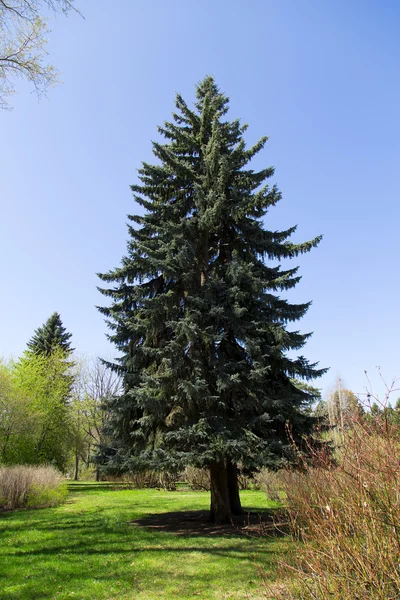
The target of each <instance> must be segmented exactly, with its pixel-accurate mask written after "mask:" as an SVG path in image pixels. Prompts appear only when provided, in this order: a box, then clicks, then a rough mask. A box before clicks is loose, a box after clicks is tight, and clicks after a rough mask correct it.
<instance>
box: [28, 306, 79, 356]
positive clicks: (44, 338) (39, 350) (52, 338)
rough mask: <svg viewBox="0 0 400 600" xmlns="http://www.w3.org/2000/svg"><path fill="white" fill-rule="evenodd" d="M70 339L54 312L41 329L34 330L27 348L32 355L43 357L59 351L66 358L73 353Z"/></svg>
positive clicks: (69, 334) (58, 316) (70, 335)
mask: <svg viewBox="0 0 400 600" xmlns="http://www.w3.org/2000/svg"><path fill="white" fill-rule="evenodd" d="M71 337H72V334H71V333H68V332H67V331H66V329H65V327H64V326H63V324H62V321H61V317H60V315H59V314H58V313H57V312H55V313H53V314H52V315H51V317H49V318H48V319H47V321H46V323H44V325H42V327H38V329H36V331H35V333H34V335H33V336H32V338H31V339H30V340H29V342H28V348H29V350H30V351H31V352H33V353H34V354H42V355H45V356H49V355H50V354H53V353H54V351H55V350H56V349H61V350H62V351H63V352H64V353H65V355H66V356H67V355H69V354H71V352H72V351H73V348H71V342H70V341H69V340H70V338H71Z"/></svg>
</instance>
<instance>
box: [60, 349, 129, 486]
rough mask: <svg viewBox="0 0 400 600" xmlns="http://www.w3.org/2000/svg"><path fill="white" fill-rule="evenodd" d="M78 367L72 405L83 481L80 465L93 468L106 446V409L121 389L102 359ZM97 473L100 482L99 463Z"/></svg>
mask: <svg viewBox="0 0 400 600" xmlns="http://www.w3.org/2000/svg"><path fill="white" fill-rule="evenodd" d="M77 365H78V368H77V372H76V374H75V383H74V389H73V394H72V403H71V417H72V434H73V436H72V437H73V443H74V479H75V480H77V479H78V478H79V465H80V462H81V461H82V462H83V463H84V464H85V466H86V467H87V468H89V467H90V465H91V464H93V457H94V455H95V454H96V453H98V452H99V449H100V448H102V447H103V446H104V445H105V443H106V440H105V437H104V435H105V434H104V431H105V425H106V421H107V418H108V413H107V412H106V411H105V409H104V406H105V404H106V403H107V402H110V400H111V398H113V397H114V396H116V395H117V394H118V393H120V389H121V381H120V377H119V375H118V374H117V373H116V372H115V371H112V370H111V369H110V368H109V367H107V366H106V365H105V364H104V363H103V362H102V361H101V360H100V359H99V358H95V359H92V360H88V359H86V360H85V359H83V360H81V361H78V362H77ZM95 470H96V480H99V478H100V471H99V465H98V463H96V466H95Z"/></svg>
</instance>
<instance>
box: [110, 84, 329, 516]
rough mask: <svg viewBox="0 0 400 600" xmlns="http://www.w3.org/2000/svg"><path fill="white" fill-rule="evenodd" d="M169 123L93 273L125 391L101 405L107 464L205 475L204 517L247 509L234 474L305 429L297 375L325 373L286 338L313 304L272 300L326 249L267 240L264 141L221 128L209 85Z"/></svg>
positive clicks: (307, 395) (269, 201)
mask: <svg viewBox="0 0 400 600" xmlns="http://www.w3.org/2000/svg"><path fill="white" fill-rule="evenodd" d="M176 107H177V112H176V113H174V114H173V122H168V123H165V125H164V127H161V128H159V131H160V133H161V134H162V135H163V136H164V138H166V142H165V143H163V144H161V143H158V142H155V143H153V152H154V154H155V156H156V158H157V159H158V161H157V164H154V165H150V164H147V163H143V166H142V168H141V169H140V170H139V179H140V182H141V183H140V184H137V185H133V186H132V191H133V192H134V198H135V200H136V202H137V203H138V204H140V205H141V206H142V207H143V208H144V210H145V214H144V215H143V216H129V219H130V221H131V222H132V224H131V225H130V226H129V236H130V237H129V241H128V249H127V255H126V256H125V257H124V258H123V259H122V264H121V266H120V267H118V268H116V269H115V270H113V271H110V272H108V273H106V274H100V278H101V279H102V280H103V281H104V282H106V283H107V284H114V287H112V288H110V287H106V288H102V289H101V292H102V293H103V294H104V295H105V296H107V297H108V298H110V299H111V302H110V306H108V307H102V308H100V310H101V312H102V313H103V314H104V315H105V316H106V318H107V322H108V325H109V327H110V328H111V334H110V336H109V337H110V339H111V341H112V342H113V343H114V344H115V345H116V347H117V348H118V350H119V351H120V352H121V357H120V359H119V361H118V363H117V364H114V368H115V369H117V370H118V371H119V372H120V373H121V375H122V376H123V380H124V393H123V394H122V395H121V396H119V397H116V398H113V399H112V400H111V401H110V402H109V406H108V409H109V411H110V414H111V418H110V421H109V425H108V435H109V436H110V439H112V444H111V446H110V447H109V448H107V449H105V453H104V456H106V457H107V464H108V466H109V467H113V468H115V469H120V470H134V469H140V468H145V467H152V468H168V467H169V468H174V467H178V466H180V465H182V464H192V465H195V466H200V467H206V468H208V469H209V470H210V474H211V519H212V520H214V521H215V522H224V521H226V520H229V519H230V517H231V514H232V513H239V512H240V511H241V506H240V498H239V490H238V483H237V475H238V465H240V466H241V467H242V468H245V469H247V470H254V469H256V468H259V467H261V466H271V467H274V466H277V465H279V464H281V463H282V461H283V460H285V459H286V460H289V459H290V456H291V444H290V440H288V437H287V433H286V428H287V424H288V423H289V425H290V428H291V432H292V434H291V435H292V436H293V437H294V438H295V439H296V440H300V439H301V438H302V436H303V435H304V434H307V433H309V432H310V431H311V428H312V426H313V423H314V421H313V417H312V416H310V411H307V410H305V409H306V408H307V407H308V406H309V404H310V402H312V400H313V394H312V393H311V392H309V391H307V389H300V388H299V387H298V386H297V385H296V384H295V383H294V381H296V379H302V380H310V379H313V378H314V377H317V376H319V375H321V374H322V373H323V372H324V370H317V369H316V365H315V364H310V363H309V362H308V361H307V360H306V359H305V358H304V357H303V356H298V357H297V358H292V353H291V354H290V356H289V355H288V352H289V351H293V350H299V349H300V348H302V347H303V346H304V344H305V342H306V340H307V338H308V337H309V335H310V334H301V333H299V332H298V331H291V330H290V329H289V328H288V326H289V324H290V323H292V322H295V321H297V320H298V319H300V318H301V317H302V316H303V315H304V314H305V312H306V311H307V309H308V307H309V303H306V304H291V303H289V302H288V301H287V300H285V299H284V298H281V297H280V296H279V295H278V292H280V291H286V290H289V289H291V288H293V287H294V286H295V285H296V283H297V282H298V281H299V279H300V277H299V276H298V274H297V270H298V268H297V267H293V268H290V269H282V268H281V266H280V265H279V261H280V260H282V259H287V258H293V257H297V256H298V255H299V254H302V253H305V252H308V251H309V250H311V248H313V247H315V246H316V245H317V244H318V242H319V241H320V237H317V238H315V239H313V240H311V241H309V242H305V243H302V244H294V243H292V242H290V241H289V238H290V236H291V235H292V234H293V233H294V231H295V230H296V227H291V228H290V229H287V230H285V231H270V230H268V229H266V228H265V227H264V222H263V219H264V217H265V215H266V213H267V210H268V208H269V207H271V206H273V205H275V204H276V202H278V200H279V199H280V193H279V191H278V189H277V188H276V187H275V186H272V187H270V186H269V185H268V184H267V183H266V181H267V180H268V179H269V178H270V177H271V176H272V175H273V173H274V169H273V168H271V167H268V168H265V169H263V170H261V171H254V170H252V169H251V168H249V163H250V161H251V159H252V158H253V157H254V156H255V155H256V154H257V153H258V152H259V151H260V150H261V149H262V148H263V147H264V145H265V143H266V141H267V138H265V137H264V138H262V139H261V140H260V141H259V142H258V143H257V144H256V145H255V146H253V147H252V148H249V149H247V148H246V146H245V142H244V139H243V134H244V132H245V130H246V128H247V127H246V126H245V125H241V124H240V122H239V121H238V120H235V121H232V122H230V121H227V120H225V115H226V113H227V111H228V99H227V98H226V97H225V96H224V95H223V94H221V93H220V92H219V90H218V88H217V86H216V85H215V83H214V80H213V79H212V78H211V77H207V78H206V79H204V81H203V82H202V83H200V84H199V86H198V87H197V102H196V104H195V108H194V109H193V110H192V109H190V108H189V107H188V105H187V104H186V103H185V102H184V100H183V99H182V97H181V96H179V95H178V96H177V98H176Z"/></svg>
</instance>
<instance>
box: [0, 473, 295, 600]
mask: <svg viewBox="0 0 400 600" xmlns="http://www.w3.org/2000/svg"><path fill="white" fill-rule="evenodd" d="M242 501H243V505H244V507H252V508H253V509H255V508H258V509H260V510H261V509H266V508H268V507H272V506H273V503H268V501H267V499H266V497H265V494H264V493H262V492H252V491H248V492H242ZM208 502H209V494H207V493H204V492H193V491H185V490H182V491H177V492H165V491H158V490H115V489H113V487H112V486H110V485H109V484H95V483H77V484H71V485H70V496H69V498H68V500H67V503H66V504H64V505H63V506H60V507H57V508H50V509H42V510H21V511H16V512H13V513H11V512H9V513H0V598H1V600H27V599H30V600H31V599H32V600H39V599H41V598H54V599H59V600H62V599H66V598H74V599H76V600H78V599H80V600H113V599H114V598H115V599H124V600H126V599H128V598H129V599H130V600H133V599H135V600H145V599H146V600H152V599H156V598H157V599H171V600H172V599H174V600H175V599H188V598H204V599H211V598H214V599H218V600H224V599H228V598H235V599H236V598H239V599H240V598H243V599H247V600H255V599H258V598H262V597H263V595H262V586H261V584H260V581H259V577H258V569H259V566H258V565H262V567H263V568H265V570H266V572H267V573H268V576H270V577H271V580H272V581H273V580H274V579H275V577H277V570H276V565H277V562H278V560H279V559H280V558H282V556H283V554H284V553H285V552H286V550H288V549H289V546H290V542H289V541H288V540H287V539H285V538H279V537H274V536H267V537H260V536H254V535H253V536H250V535H243V533H241V532H240V531H239V530H237V531H235V530H233V531H227V530H225V531H224V530H223V531H222V532H221V531H220V530H218V529H217V528H212V527H208V528H207V527H204V528H202V527H201V526H200V527H199V526H198V525H197V524H196V521H193V527H190V526H187V525H186V526H185V527H182V528H181V527H180V519H181V517H180V516H179V518H178V517H177V515H176V514H175V515H174V514H171V515H168V514H165V513H176V512H177V511H192V510H205V509H207V507H208ZM162 513H164V514H162ZM157 515H158V516H157ZM190 517H191V515H189V514H184V515H182V522H183V521H184V519H186V523H189V524H190V522H191V521H190ZM135 520H140V523H133V521H135Z"/></svg>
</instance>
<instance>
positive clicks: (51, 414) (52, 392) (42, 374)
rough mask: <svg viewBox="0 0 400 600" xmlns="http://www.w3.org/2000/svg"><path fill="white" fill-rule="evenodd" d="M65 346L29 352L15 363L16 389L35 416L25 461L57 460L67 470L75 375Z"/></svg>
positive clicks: (51, 462) (30, 412)
mask: <svg viewBox="0 0 400 600" xmlns="http://www.w3.org/2000/svg"><path fill="white" fill-rule="evenodd" d="M64 357H65V354H64V352H63V350H62V349H60V348H58V349H55V350H54V351H53V352H52V353H51V354H48V355H46V354H35V353H33V352H29V351H27V352H25V354H24V355H23V356H22V358H21V359H20V360H19V361H18V362H17V363H16V364H15V365H14V369H13V376H14V385H15V389H16V390H17V391H18V392H19V393H20V394H21V395H22V396H23V397H24V398H26V411H27V414H29V415H31V417H32V418H33V419H34V423H35V426H34V429H33V435H32V436H31V438H30V439H31V446H30V450H29V453H26V454H27V455H28V456H26V457H25V459H24V461H23V462H25V463H30V464H53V465H55V466H56V467H57V468H58V469H60V470H61V471H64V470H65V468H66V466H67V462H68V456H69V453H70V446H71V441H70V440H71V423H70V410H69V400H70V391H71V376H70V375H69V374H66V369H68V363H66V362H65V361H64Z"/></svg>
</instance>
